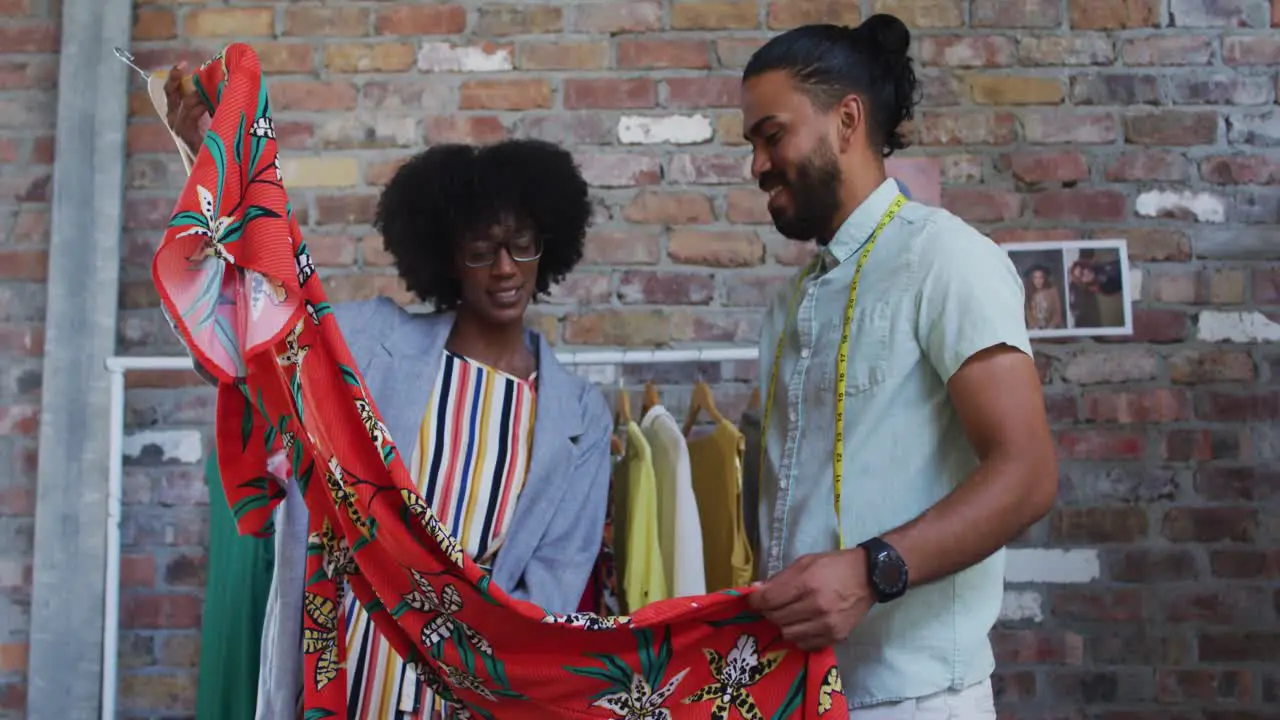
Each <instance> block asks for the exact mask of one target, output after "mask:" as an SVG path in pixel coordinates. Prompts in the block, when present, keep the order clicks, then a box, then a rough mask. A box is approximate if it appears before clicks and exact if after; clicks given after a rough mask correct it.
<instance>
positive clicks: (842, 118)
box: [836, 94, 866, 151]
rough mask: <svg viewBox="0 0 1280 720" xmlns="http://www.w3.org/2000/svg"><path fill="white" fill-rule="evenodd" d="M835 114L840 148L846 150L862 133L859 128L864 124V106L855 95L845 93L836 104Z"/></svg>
mask: <svg viewBox="0 0 1280 720" xmlns="http://www.w3.org/2000/svg"><path fill="white" fill-rule="evenodd" d="M836 116H837V117H838V118H839V128H838V130H839V140H840V149H841V150H842V151H843V150H847V149H849V148H850V147H851V146H852V145H853V143H855V142H857V140H858V138H859V136H860V135H861V134H862V133H860V132H859V130H860V129H861V128H862V127H863V126H864V125H865V124H866V106H865V105H863V103H862V98H860V97H858V96H857V95H852V94H850V95H846V96H844V98H843V99H842V100H841V101H840V103H839V104H838V105H837V106H836Z"/></svg>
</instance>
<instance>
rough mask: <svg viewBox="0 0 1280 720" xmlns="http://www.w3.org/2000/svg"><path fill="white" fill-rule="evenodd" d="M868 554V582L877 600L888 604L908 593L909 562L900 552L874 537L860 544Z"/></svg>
mask: <svg viewBox="0 0 1280 720" xmlns="http://www.w3.org/2000/svg"><path fill="white" fill-rule="evenodd" d="M858 547H860V548H862V549H863V550H864V551H866V553H867V580H868V581H869V582H870V584H871V589H872V590H874V591H875V594H876V600H877V601H879V602H882V603H887V602H889V601H891V600H897V599H898V598H900V597H902V595H903V594H904V593H906V592H907V579H908V573H907V562H906V561H905V560H903V559H902V556H901V555H899V554H898V551H897V550H895V549H894V548H893V546H892V545H890V544H889V543H887V542H885V541H884V540H883V539H881V538H878V537H873V538H871V539H870V540H867V541H865V542H861V543H858Z"/></svg>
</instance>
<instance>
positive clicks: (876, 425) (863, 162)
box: [743, 15, 1057, 720]
mask: <svg viewBox="0 0 1280 720" xmlns="http://www.w3.org/2000/svg"><path fill="white" fill-rule="evenodd" d="M909 41H910V34H909V33H908V31H907V28H906V26H905V25H903V24H902V22H901V21H899V20H898V19H897V18H894V17H892V16H888V15H876V16H873V17H870V18H868V19H867V21H866V22H864V23H863V24H862V25H861V26H859V27H856V28H845V27H836V26H831V25H818V26H807V27H801V28H798V29H795V30H792V31H790V32H788V33H785V34H783V35H780V36H778V37H776V38H774V39H773V40H771V41H770V42H769V43H768V44H766V45H765V46H764V47H762V48H761V49H760V50H759V51H757V52H756V54H755V55H754V56H753V57H752V59H751V61H750V62H749V63H748V65H747V68H746V70H745V72H744V76H743V127H744V128H746V137H747V140H748V141H750V143H751V145H752V148H753V158H752V174H753V176H754V177H755V178H756V179H757V180H758V181H759V184H760V187H761V189H763V190H765V191H766V192H768V193H769V201H768V203H769V212H770V214H771V215H772V217H773V220H774V224H775V226H776V227H777V228H778V230H779V231H780V232H781V233H782V234H783V235H785V236H787V237H788V238H791V239H793V240H797V241H803V242H807V241H809V240H816V241H817V243H818V245H819V252H818V255H817V257H816V258H815V261H814V264H813V265H812V266H810V267H808V268H806V269H805V271H803V272H802V273H801V276H800V277H799V278H797V279H796V281H795V282H792V283H789V284H788V285H787V286H786V287H785V288H783V290H782V291H781V293H780V294H779V296H778V297H777V298H776V300H775V301H774V302H773V304H772V306H771V307H770V309H769V310H768V313H767V315H766V317H765V322H764V325H763V331H762V337H761V344H760V351H761V366H760V367H761V371H760V377H761V380H762V382H763V383H765V385H764V390H763V393H762V395H763V403H762V404H763V405H764V421H765V426H764V434H763V445H764V450H763V458H764V460H763V468H762V472H763V474H762V477H761V485H762V487H761V491H760V508H759V519H760V530H759V533H760V540H759V543H758V544H759V548H758V553H759V554H760V563H759V565H760V572H761V574H762V576H763V577H764V578H767V579H765V580H764V581H763V582H762V583H761V584H760V585H759V586H758V587H757V589H756V591H755V592H754V593H753V594H752V595H751V602H752V603H753V605H754V606H755V607H756V609H758V610H759V611H760V612H762V613H763V614H764V615H765V616H766V617H767V618H769V619H770V620H772V621H774V622H776V623H777V624H778V625H779V626H780V627H781V628H782V631H783V634H784V635H785V636H786V637H787V638H788V639H790V640H792V641H794V642H795V643H797V644H798V645H799V646H800V647H802V648H806V649H812V648H821V647H828V646H834V647H835V650H836V655H837V658H838V660H839V663H840V669H841V675H842V678H843V685H844V691H845V693H846V697H847V699H848V701H849V706H850V708H851V714H852V717H855V718H865V719H871V718H875V719H877V720H896V719H897V718H915V717H921V715H920V714H918V713H924V712H928V711H930V710H931V709H932V710H935V711H937V712H938V713H939V714H937V715H933V714H930V715H928V716H929V717H940V718H941V717H948V718H962V719H968V718H994V717H995V711H994V708H993V702H992V695H991V686H990V674H991V671H992V670H993V668H994V666H995V661H994V658H993V654H992V650H991V646H990V643H989V641H988V638H987V634H988V632H989V631H990V629H991V627H992V626H993V624H994V623H995V621H996V618H997V616H998V613H999V609H1000V603H1001V599H1002V595H1003V575H1004V558H1003V552H1002V548H1003V546H1004V545H1005V544H1006V543H1008V542H1009V541H1010V540H1012V539H1014V538H1015V537H1017V536H1018V535H1019V534H1020V533H1021V532H1023V531H1024V530H1025V529H1026V528H1027V527H1028V526H1029V525H1031V524H1032V523H1034V522H1035V521H1036V520H1038V519H1039V518H1041V517H1043V516H1044V515H1045V514H1046V513H1047V512H1048V510H1049V509H1050V507H1051V506H1052V503H1053V501H1054V498H1055V495H1056V493H1057V466H1056V460H1055V452H1054V446H1053V441H1052V437H1051V435H1050V432H1049V428H1048V424H1047V421H1046V418H1045V413H1044V399H1043V396H1042V393H1041V389H1040V382H1039V377H1038V374H1037V372H1036V368H1035V363H1034V362H1033V360H1032V356H1031V347H1030V342H1029V340H1028V337H1027V331H1026V327H1025V323H1024V320H1023V286H1022V281H1021V278H1020V277H1019V275H1018V273H1017V271H1016V270H1015V268H1014V266H1013V264H1012V263H1011V262H1010V260H1009V258H1008V255H1007V254H1006V253H1005V252H1003V251H1002V250H1001V249H1000V248H999V247H998V246H997V245H996V244H994V243H993V242H992V241H991V240H990V239H988V238H987V237H985V236H983V235H982V234H980V233H979V232H978V231H977V230H975V229H974V228H972V227H970V226H969V225H967V224H965V223H964V222H963V221H961V220H960V219H958V218H956V217H955V216H953V215H951V214H950V213H947V212H946V211H943V210H940V209H935V208H930V207H926V206H923V205H920V204H918V203H914V202H910V201H907V200H906V199H905V198H902V197H900V194H899V188H898V186H897V183H896V182H895V181H893V180H891V179H887V178H886V176H885V170H884V157H886V156H888V155H889V154H890V153H892V152H893V151H894V150H898V149H901V148H903V147H905V145H906V143H905V140H904V137H903V131H902V129H901V125H902V123H903V122H904V121H906V120H909V119H910V118H911V117H912V114H913V108H914V104H915V101H916V96H917V87H916V79H915V74H914V71H913V70H912V67H911V60H910V59H909V57H908V56H907V49H908V46H909ZM842 357H844V358H845V359H844V360H843V361H842V359H841V358H842Z"/></svg>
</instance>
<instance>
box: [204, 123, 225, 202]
mask: <svg viewBox="0 0 1280 720" xmlns="http://www.w3.org/2000/svg"><path fill="white" fill-rule="evenodd" d="M204 146H205V147H206V148H208V149H209V156H210V157H212V158H213V164H214V166H215V167H216V168H217V169H218V193H217V195H215V196H214V200H213V206H214V207H215V208H220V207H222V186H223V184H224V183H226V181H227V146H226V144H225V143H223V142H222V138H220V137H218V134H217V133H215V132H207V133H205V134H204Z"/></svg>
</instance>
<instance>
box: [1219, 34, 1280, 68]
mask: <svg viewBox="0 0 1280 720" xmlns="http://www.w3.org/2000/svg"><path fill="white" fill-rule="evenodd" d="M1222 61H1223V62H1224V63H1226V64H1228V65H1280V38H1277V37H1275V36H1274V35H1252V36H1247V35H1246V36H1239V37H1228V38H1224V39H1223V40H1222Z"/></svg>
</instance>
